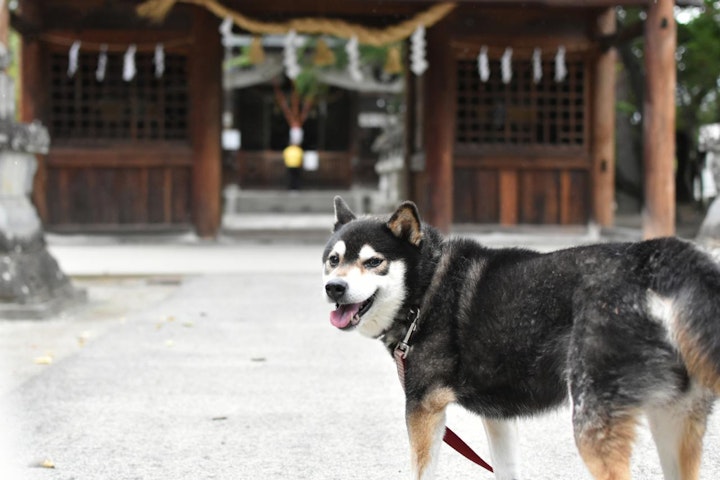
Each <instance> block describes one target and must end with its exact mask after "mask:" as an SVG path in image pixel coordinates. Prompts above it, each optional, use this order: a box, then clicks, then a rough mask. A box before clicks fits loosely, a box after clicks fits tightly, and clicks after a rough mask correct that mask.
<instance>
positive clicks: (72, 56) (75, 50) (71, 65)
mask: <svg viewBox="0 0 720 480" xmlns="http://www.w3.org/2000/svg"><path fill="white" fill-rule="evenodd" d="M79 55H80V40H75V41H74V42H73V44H72V45H71V46H70V51H69V52H68V70H67V75H68V77H70V78H72V77H74V76H75V72H77V69H78V57H79Z"/></svg>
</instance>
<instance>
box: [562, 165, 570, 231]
mask: <svg viewBox="0 0 720 480" xmlns="http://www.w3.org/2000/svg"><path fill="white" fill-rule="evenodd" d="M559 201H560V223H561V224H563V225H567V224H568V223H572V220H571V218H572V217H571V213H570V211H571V208H572V177H571V171H570V170H560V199H559Z"/></svg>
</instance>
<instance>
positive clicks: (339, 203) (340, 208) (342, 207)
mask: <svg viewBox="0 0 720 480" xmlns="http://www.w3.org/2000/svg"><path fill="white" fill-rule="evenodd" d="M334 203H335V225H334V227H333V232H337V231H338V229H339V228H340V227H342V226H343V225H345V224H346V223H348V222H352V221H353V220H355V219H356V218H357V217H356V216H355V214H354V213H353V212H352V210H350V207H348V205H347V203H345V200H343V199H342V197H340V196H339V195H338V196H336V197H335V200H334Z"/></svg>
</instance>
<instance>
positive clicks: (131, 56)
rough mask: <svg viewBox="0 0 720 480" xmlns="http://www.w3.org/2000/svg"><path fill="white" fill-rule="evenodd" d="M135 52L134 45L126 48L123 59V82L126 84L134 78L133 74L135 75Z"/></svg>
mask: <svg viewBox="0 0 720 480" xmlns="http://www.w3.org/2000/svg"><path fill="white" fill-rule="evenodd" d="M136 51H137V47H136V46H135V44H132V45H130V46H129V47H128V49H127V51H126V52H125V57H123V76H122V78H123V80H125V81H126V82H129V81H130V80H132V79H133V78H135V74H136V73H137V69H136V68H135V52H136Z"/></svg>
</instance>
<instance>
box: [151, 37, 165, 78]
mask: <svg viewBox="0 0 720 480" xmlns="http://www.w3.org/2000/svg"><path fill="white" fill-rule="evenodd" d="M153 63H155V78H161V77H162V76H163V73H165V48H164V47H163V44H162V43H158V44H157V45H155V57H154V58H153Z"/></svg>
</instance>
